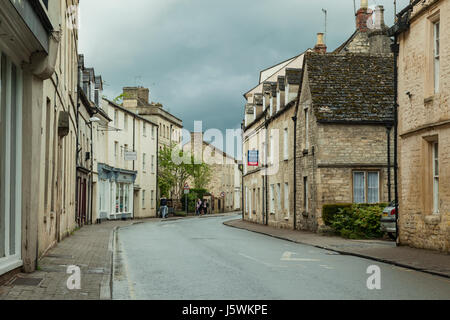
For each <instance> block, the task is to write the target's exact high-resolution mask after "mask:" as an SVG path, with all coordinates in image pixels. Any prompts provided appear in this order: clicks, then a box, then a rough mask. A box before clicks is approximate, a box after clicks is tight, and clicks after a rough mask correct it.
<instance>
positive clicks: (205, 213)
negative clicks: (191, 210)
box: [202, 199, 208, 215]
mask: <svg viewBox="0 0 450 320" xmlns="http://www.w3.org/2000/svg"><path fill="white" fill-rule="evenodd" d="M207 201H208V200H205V199H203V203H202V211H203V214H204V215H207V214H208V212H207V211H206V202H207Z"/></svg>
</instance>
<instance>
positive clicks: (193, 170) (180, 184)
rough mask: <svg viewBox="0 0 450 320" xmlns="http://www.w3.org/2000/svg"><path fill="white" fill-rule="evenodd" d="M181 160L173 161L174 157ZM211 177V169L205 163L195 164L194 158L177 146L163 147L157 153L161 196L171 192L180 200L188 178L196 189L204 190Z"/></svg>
mask: <svg viewBox="0 0 450 320" xmlns="http://www.w3.org/2000/svg"><path fill="white" fill-rule="evenodd" d="M173 155H175V156H178V159H177V160H179V159H183V161H180V162H181V163H177V162H178V161H174V159H173V158H174V157H173ZM210 177H211V169H210V167H209V166H208V165H207V164H205V163H200V164H197V163H196V162H195V161H194V157H193V156H191V155H190V154H189V153H188V154H186V153H185V152H184V151H183V150H181V149H180V148H179V146H177V145H175V144H174V145H172V146H171V147H165V148H163V149H162V150H160V151H159V173H158V180H159V183H158V185H159V189H160V192H161V195H163V194H164V195H168V194H169V192H170V191H172V193H173V195H174V197H175V198H176V199H181V198H182V196H183V192H184V185H185V184H186V182H187V181H188V179H189V178H192V179H193V180H194V185H195V188H196V189H205V186H206V185H207V184H208V180H209V178H210Z"/></svg>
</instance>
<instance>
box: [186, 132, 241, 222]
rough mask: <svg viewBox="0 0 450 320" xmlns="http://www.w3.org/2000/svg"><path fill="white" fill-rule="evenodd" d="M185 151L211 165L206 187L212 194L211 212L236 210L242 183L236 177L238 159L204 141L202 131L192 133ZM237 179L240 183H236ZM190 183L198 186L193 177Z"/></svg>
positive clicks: (193, 186) (192, 185) (197, 159)
mask: <svg viewBox="0 0 450 320" xmlns="http://www.w3.org/2000/svg"><path fill="white" fill-rule="evenodd" d="M183 151H184V152H187V153H189V154H191V155H193V156H194V159H196V161H203V163H205V164H207V165H209V167H210V170H211V176H210V178H209V181H208V183H207V185H206V186H205V189H206V190H207V191H208V192H209V193H210V196H211V206H210V209H211V212H212V213H220V212H232V211H235V209H236V203H237V202H239V201H240V200H241V195H240V193H238V192H237V190H240V187H239V186H240V184H241V183H240V179H239V178H238V179H237V178H236V170H237V171H239V168H238V163H237V161H236V159H234V158H233V157H232V156H230V155H228V154H226V153H225V152H223V151H222V150H219V149H218V148H217V147H215V146H213V145H212V144H210V143H207V142H206V141H204V137H203V133H201V132H198V133H197V132H193V133H191V138H190V142H188V143H186V144H185V145H184V146H183ZM236 181H238V183H239V184H238V185H235V183H236ZM188 184H189V185H190V186H191V187H192V188H195V187H196V186H195V183H194V181H192V179H189V180H188ZM236 197H237V198H236ZM239 207H240V205H239Z"/></svg>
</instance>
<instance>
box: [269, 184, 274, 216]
mask: <svg viewBox="0 0 450 320" xmlns="http://www.w3.org/2000/svg"><path fill="white" fill-rule="evenodd" d="M274 212H275V186H274V185H273V184H271V185H270V213H274Z"/></svg>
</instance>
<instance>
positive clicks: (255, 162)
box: [247, 150, 259, 167]
mask: <svg viewBox="0 0 450 320" xmlns="http://www.w3.org/2000/svg"><path fill="white" fill-rule="evenodd" d="M247 164H248V166H249V167H257V166H259V151H258V150H249V151H248V159H247Z"/></svg>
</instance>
